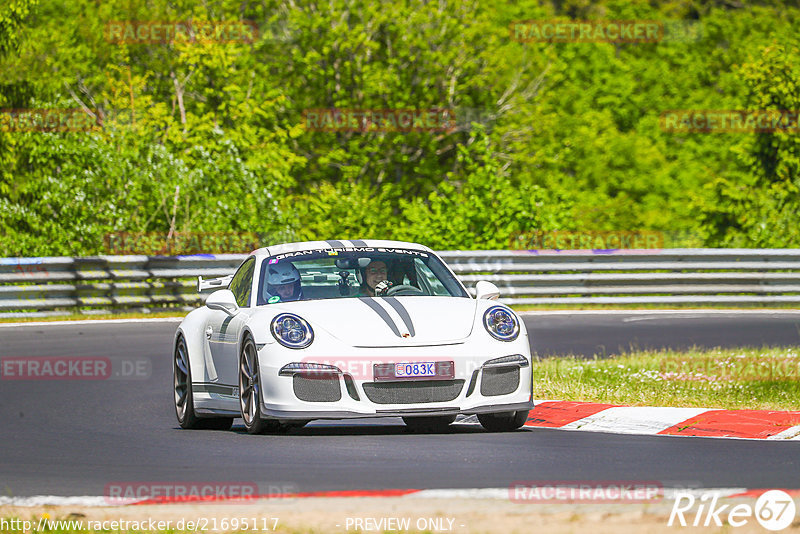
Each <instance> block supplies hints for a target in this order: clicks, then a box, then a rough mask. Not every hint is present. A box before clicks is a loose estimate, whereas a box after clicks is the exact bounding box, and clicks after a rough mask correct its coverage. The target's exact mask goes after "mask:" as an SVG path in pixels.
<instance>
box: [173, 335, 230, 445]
mask: <svg viewBox="0 0 800 534" xmlns="http://www.w3.org/2000/svg"><path fill="white" fill-rule="evenodd" d="M172 383H173V393H174V398H175V415H176V416H177V417H178V424H179V425H181V428H186V429H208V430H228V429H230V427H231V425H233V418H232V417H204V418H201V417H198V416H197V413H196V412H195V411H194V397H193V396H192V369H191V366H190V365H189V351H188V350H187V349H186V341H184V339H183V337H180V338H178V343H177V345H176V346H175V356H174V357H173V359H172Z"/></svg>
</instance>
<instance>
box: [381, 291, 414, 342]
mask: <svg viewBox="0 0 800 534" xmlns="http://www.w3.org/2000/svg"><path fill="white" fill-rule="evenodd" d="M383 300H385V301H386V302H388V303H389V306H391V307H392V308H394V311H396V312H397V314H398V315H399V316H400V318H401V319H402V320H403V322H404V323H405V324H406V328H408V333H409V334H411V337H414V336H415V335H416V334H417V333H416V332H415V331H414V323H413V322H412V321H411V315H409V314H408V310H407V309H406V307H405V306H403V305H402V304H401V303H400V301H399V300H397V299H396V298H394V297H383Z"/></svg>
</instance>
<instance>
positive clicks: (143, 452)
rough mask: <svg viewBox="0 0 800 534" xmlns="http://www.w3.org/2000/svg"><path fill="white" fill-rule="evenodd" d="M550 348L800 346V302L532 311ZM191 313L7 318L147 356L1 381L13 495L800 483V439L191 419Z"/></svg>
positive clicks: (8, 346)
mask: <svg viewBox="0 0 800 534" xmlns="http://www.w3.org/2000/svg"><path fill="white" fill-rule="evenodd" d="M526 324H527V326H528V330H529V332H530V333H531V335H532V338H533V349H534V350H535V352H537V353H538V354H540V355H543V354H556V353H570V352H571V353H575V354H580V355H590V354H592V353H594V352H599V353H601V354H606V355H610V354H613V353H617V352H619V351H620V350H625V349H628V348H630V347H638V348H656V347H673V348H685V347H687V346H692V345H697V346H706V347H710V346H763V345H783V346H800V334H799V333H798V332H799V331H800V330H798V328H799V327H800V315H797V314H795V315H790V314H780V313H776V314H770V315H755V314H745V315H733V316H731V315H727V316H726V315H713V314H712V315H707V314H702V313H701V314H694V313H685V312H683V313H678V314H674V315H655V314H654V315H652V316H651V315H635V316H629V315H624V314H623V315H618V314H613V315H612V314H608V313H598V314H592V315H547V316H526ZM176 326H177V323H175V322H158V323H138V324H136V323H133V324H131V323H126V324H101V325H97V324H80V323H76V324H74V325H69V326H44V327H43V326H21V327H4V328H0V358H9V357H26V356H28V357H38V356H92V357H109V358H111V359H112V361H114V362H117V361H121V360H122V359H128V360H135V359H145V360H148V361H149V362H151V364H152V368H151V372H150V373H147V374H149V376H142V377H139V378H137V379H128V380H113V379H109V380H91V381H67V380H60V381H44V380H36V381H30V380H28V381H15V380H0V495H4V496H31V495H64V496H69V495H97V496H102V495H104V494H106V487H107V485H109V484H115V483H121V482H160V483H165V482H173V483H178V482H180V483H190V482H212V481H213V482H234V483H243V482H247V483H255V484H258V486H259V490H260V492H262V493H274V492H275V491H276V490H278V491H301V492H306V491H332V490H352V489H387V488H416V489H424V488H474V487H495V488H502V487H507V486H509V485H510V484H511V483H512V482H514V481H521V480H524V481H565V480H572V481H612V480H616V481H623V480H624V481H655V482H658V483H661V484H663V485H664V486H665V487H749V488H762V487H782V488H798V487H800V443H797V442H792V443H788V442H759V441H746V440H728V439H708V438H685V437H667V436H632V435H618V434H604V433H594V432H569V431H561V430H552V429H525V430H521V431H518V432H513V433H506V434H490V433H487V432H484V431H483V430H481V429H480V427H478V426H474V425H466V424H461V425H460V424H455V425H451V428H450V429H449V430H448V432H447V433H446V434H414V433H411V432H409V431H407V430H406V428H405V427H404V426H403V424H402V422H401V421H400V420H399V419H383V420H372V421H365V420H357V421H350V422H315V423H312V424H311V425H309V426H308V427H306V428H304V429H301V430H295V431H292V432H290V433H288V434H280V435H263V436H251V435H248V434H247V433H245V432H244V430H243V428H242V426H241V425H240V421H239V420H237V421H236V423H235V425H234V428H233V430H232V431H223V432H220V431H184V430H181V429H179V428H178V426H177V423H176V420H175V415H174V411H173V407H172V397H171V380H172V376H171V373H172V370H171V360H170V357H171V355H170V343H171V339H172V335H173V333H174V331H175V328H176Z"/></svg>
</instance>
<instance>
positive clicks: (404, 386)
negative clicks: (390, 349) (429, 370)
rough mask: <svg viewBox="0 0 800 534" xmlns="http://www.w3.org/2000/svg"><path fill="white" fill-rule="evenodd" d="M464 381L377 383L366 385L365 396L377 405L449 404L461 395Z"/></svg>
mask: <svg viewBox="0 0 800 534" xmlns="http://www.w3.org/2000/svg"><path fill="white" fill-rule="evenodd" d="M463 388H464V381H463V380H425V381H419V382H376V383H370V384H364V394H365V395H366V396H367V398H368V399H369V400H371V401H372V402H374V403H375V404H421V403H426V402H449V401H451V400H453V399H455V398H456V397H458V395H459V394H460V393H461V390H462V389H463Z"/></svg>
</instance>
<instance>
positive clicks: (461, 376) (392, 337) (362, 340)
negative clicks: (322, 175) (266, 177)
mask: <svg viewBox="0 0 800 534" xmlns="http://www.w3.org/2000/svg"><path fill="white" fill-rule="evenodd" d="M319 249H330V250H331V252H330V254H336V253H337V251H342V252H350V251H353V250H356V251H363V252H364V254H367V255H368V254H369V251H370V250H373V251H380V250H386V249H407V250H412V251H420V252H422V253H425V254H430V255H433V256H434V257H437V258H438V256H436V255H435V253H434V252H433V251H431V250H430V249H428V248H427V247H424V246H422V245H417V244H411V243H402V242H396V241H378V240H368V241H356V242H349V241H315V242H306V243H292V244H286V245H278V246H274V247H269V248H262V249H258V250H256V251H254V252H253V253H251V255H250V256H249V257H248V258H247V259H246V260H245V262H243V264H242V265H244V264H245V263H246V262H247V261H254V269H253V275H252V278H253V279H252V290H251V299H250V302H249V305H246V306H236V305H234V306H231V305H230V302H229V300H230V292H228V293H226V291H227V290H224V289H223V290H218V291H216V292H215V293H213V294H212V295H210V296H209V298H208V300H207V302H206V306H203V307H201V308H199V309H197V310H194V311H192V312H191V313H189V314H188V315H187V316H186V318H185V319H184V320H183V322H182V323H181V324H180V326H179V327H178V329H177V332H176V334H175V342H174V344H173V351H177V350H178V348H179V344H180V342H181V340H183V342H184V343H185V350H186V351H187V352H188V360H189V368H190V369H191V374H190V380H189V381H190V383H191V384H190V387H191V395H190V397H189V400H190V401H191V403H192V406H191V408H193V410H194V413H195V414H196V416H197V418H198V419H201V418H204V417H214V418H217V419H218V420H222V418H227V420H228V421H230V418H232V417H242V415H243V409H244V408H243V407H242V406H243V404H242V400H241V398H240V397H241V393H242V392H241V391H240V384H242V382H241V381H240V379H241V377H240V376H239V373H240V365H241V360H240V358H242V352H243V345H244V343H245V341H246V340H247V339H248V338H250V339H252V342H253V343H254V345H255V348H256V350H257V356H258V357H257V364H258V365H257V366H258V380H259V383H260V391H261V394H260V397H259V406H258V407H259V412H258V413H259V416H260V418H262V419H268V420H275V421H280V422H283V423H287V422H291V421H293V420H295V421H302V423H300V424H303V423H304V422H307V421H309V420H313V419H343V418H354V417H386V416H402V417H405V418H412V417H431V416H435V417H440V418H446V417H454V416H455V415H457V414H489V413H498V412H500V413H503V414H513V413H515V412H516V413H519V414H522V413H523V412H524V414H525V417H527V411H528V410H529V409H531V408H532V407H533V404H532V396H531V385H532V382H531V355H530V348H529V347H530V345H529V341H528V335H527V331H526V329H525V325H524V323H523V322H522V320H521V319H520V318H519V317H518V316H517V315H516V314H515V313H514V312H513V311H511V310H510V309H508V308H505V307H503V308H505V309H506V310H508V311H509V312H510V313H511V314H513V317H514V318H515V319H516V321H517V322H518V325H519V334H518V336H517V337H516V339H514V340H513V341H501V340H498V339H496V338H495V337H493V336H492V335H490V333H489V332H488V331H487V328H486V327H485V325H484V314H485V312H486V311H487V310H488V309H489V308H491V307H497V306H502V305H500V304H498V303H497V302H496V301H494V300H491V299H493V298H496V297H497V289H496V288H495V287H494V286H493V285H492V284H489V283H486V282H479V284H483V285H479V288H478V289H479V291H478V292H479V296H481V295H480V294H481V293H482V292H483V293H484V294H483V298H477V299H475V298H471V297H469V296H468V294H467V293H466V289H465V288H464V287H463V285H462V284H461V282H460V281H457V278H456V281H457V283H458V284H459V286H460V287H461V288H462V289H464V294H465V296H463V297H449V296H423V295H409V296H401V295H398V296H396V297H391V298H390V297H359V298H328V299H319V300H302V301H296V302H277V303H272V304H266V305H260V306H257V305H254V303H255V300H256V298H255V295H256V294H257V292H258V290H259V275H260V273H261V264H262V263H263V262H265V261H269V260H270V258H274V257H275V256H279V255H285V254H287V253H290V254H291V253H299V252H302V251H308V250H319ZM273 261H275V260H273ZM442 264H444V262H442ZM240 268H241V267H240ZM445 268H447V267H446V266H445ZM447 269H448V272H449V273H450V274H451V275H452V276H453V278H455V275H453V274H452V271H450V270H449V268H447ZM230 279H231V277H225V279H224V280H216V281H208V280H202V279H201V280H200V284H199V288H200V289H201V290H203V289H208V288H214V287H217V288H219V287H226V286H227V284H228V283H229V282H230ZM226 299H227V300H226ZM220 302H221V303H222V304H220ZM226 302H227V304H226ZM215 303H216V304H215ZM209 306H211V307H215V308H217V309H211V308H210V307H209ZM226 306H227V309H226ZM286 312H288V313H291V314H295V315H297V316H299V317H301V318H302V319H304V320H305V321H306V322H307V323H308V324H309V325H310V326H311V328H312V329H313V342H312V343H311V344H310V345H309V346H308V347H306V348H302V349H296V348H288V347H286V346H284V345H283V344H281V343H279V342H278V341H277V339H276V337H275V335H273V332H272V329H271V323H272V320H273V318H275V317H276V316H277V315H278V314H280V313H286ZM509 356H514V357H516V360H513V361H511V362H505V363H503V362H501V363H500V364H497V365H496V366H490V367H485V365H486V362H488V361H489V360H493V359H497V358H502V357H509ZM174 361H175V359H174ZM514 361H516V362H517V363H514ZM293 362H305V363H319V364H325V365H333V366H334V367H336V368H337V369H338V371H339V372H337V373H335V376H331V375H326V376H325V377H324V379H326V380H331V381H332V382H326V383H325V384H324V385H323V384H322V381H321V380H318V381H317V382H313V380H314V377H312V376H310V375H308V374H307V373H305V374H304V373H294V374H291V373H287V374H286V375H285V376H281V375H280V374H279V372H280V370H281V369H282V368H283V367H284V366H286V365H288V364H291V363H293ZM404 362H410V363H414V362H453V364H454V368H453V373H452V374H453V376H452V379H450V380H431V379H428V380H425V379H405V380H400V379H397V378H396V377H394V378H392V377H389V378H384V379H381V377H377V376H376V373H377V370H376V369H377V368H376V367H375V364H397V363H404ZM175 365H178V364H175ZM175 365H174V366H173V367H174V368H175ZM440 365H443V366H444V367H442V369H446V368H447V365H448V364H447V363H444V364H436V369H437V370H438V369H440V367H439V366H440ZM176 372H177V371H176ZM437 372H438V371H437ZM498 373H499V374H498ZM501 374H502V376H500V375H501ZM295 375H302V376H299V377H298V376H295ZM515 375H516V376H517V378H516V382H517V383H516V387H514V385H513V381H514V376H515ZM492 380H494V381H496V383H493V382H491V381H492ZM487 383H488V384H489V387H487ZM176 384H177V382H176ZM298 384H299V385H298ZM492 384H494V385H492ZM509 384H512V385H509ZM511 387H513V391H510V392H509V391H508V390H509V389H510V388H511ZM317 389H319V392H316V390H317ZM337 389H338V392H339V394H338V395H337V393H336V390H337ZM498 391H500V392H501V393H500V394H497V392H498ZM316 395H319V397H316ZM300 397H304V398H305V399H306V400H303V399H302V398H300ZM177 398H178V395H177V394H176V405H177V403H178V401H177ZM309 398H311V399H313V400H309ZM319 399H323V400H319ZM176 408H177V409H178V418H179V421H181V411H180V408H179V407H177V406H176ZM246 422H247V421H246ZM481 422H483V420H481ZM182 426H183V422H182ZM228 426H229V425H228ZM484 426H486V425H485V424H484ZM516 426H519V425H516Z"/></svg>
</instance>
